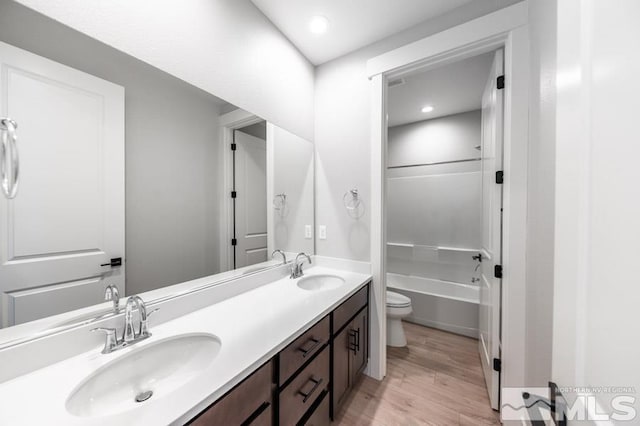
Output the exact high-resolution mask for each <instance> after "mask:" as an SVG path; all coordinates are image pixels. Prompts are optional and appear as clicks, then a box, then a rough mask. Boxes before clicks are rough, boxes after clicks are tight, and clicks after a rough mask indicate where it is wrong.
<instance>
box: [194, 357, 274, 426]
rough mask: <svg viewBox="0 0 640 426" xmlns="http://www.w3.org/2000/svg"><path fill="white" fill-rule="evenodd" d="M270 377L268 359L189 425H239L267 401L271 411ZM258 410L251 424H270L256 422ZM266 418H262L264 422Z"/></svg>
mask: <svg viewBox="0 0 640 426" xmlns="http://www.w3.org/2000/svg"><path fill="white" fill-rule="evenodd" d="M272 377H273V367H272V362H271V361H269V362H268V363H266V364H265V365H263V366H262V367H260V368H259V369H258V371H256V372H255V373H253V374H252V375H251V376H249V377H248V378H246V379H245V380H244V381H243V382H242V383H240V384H239V385H238V386H236V387H235V388H233V389H232V390H231V391H230V392H229V393H228V394H226V395H225V396H224V397H223V398H222V399H221V400H220V401H218V402H216V403H215V404H214V405H213V406H212V407H211V408H209V409H207V410H206V411H204V412H203V413H202V414H200V416H199V417H197V418H196V419H194V420H193V421H192V422H191V424H192V425H196V426H214V425H225V426H226V425H241V424H243V423H244V422H246V421H247V420H248V419H249V418H250V417H251V415H252V414H254V413H255V412H256V411H257V410H258V409H259V408H261V407H262V406H263V404H265V403H266V404H269V407H267V410H265V411H269V412H270V411H271V410H270V406H271V403H272V392H271V381H272ZM262 414H264V412H262V413H261V415H260V416H258V418H256V419H255V420H254V421H253V422H251V424H271V421H270V418H269V417H268V416H267V418H266V419H269V422H268V423H259V422H258V420H260V419H261V418H262ZM264 419H265V418H262V421H264Z"/></svg>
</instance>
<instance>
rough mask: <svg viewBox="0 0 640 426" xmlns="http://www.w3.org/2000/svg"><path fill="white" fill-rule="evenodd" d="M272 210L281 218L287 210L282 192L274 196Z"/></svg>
mask: <svg viewBox="0 0 640 426" xmlns="http://www.w3.org/2000/svg"><path fill="white" fill-rule="evenodd" d="M273 208H274V209H275V210H276V211H277V212H278V213H279V214H280V216H283V215H284V214H285V211H286V209H287V194H285V193H284V192H283V193H282V194H276V196H275V197H273Z"/></svg>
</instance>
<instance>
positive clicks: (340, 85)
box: [315, 0, 517, 261]
mask: <svg viewBox="0 0 640 426" xmlns="http://www.w3.org/2000/svg"><path fill="white" fill-rule="evenodd" d="M514 3H517V1H515V0H504V1H503V0H499V1H482V2H472V3H470V4H468V5H466V6H463V7H461V8H459V9H456V10H454V11H452V12H450V13H447V14H445V15H443V16H440V17H438V18H436V19H433V20H430V21H426V22H425V23H423V24H420V25H418V26H416V27H413V28H410V29H408V30H406V31H403V32H401V33H399V34H397V35H395V36H392V37H389V38H387V39H384V40H382V41H380V42H378V43H375V44H373V45H370V46H368V47H365V48H363V49H361V50H358V51H356V52H354V53H351V54H349V55H346V56H344V57H342V58H338V59H336V60H334V61H331V62H328V63H326V64H323V65H321V66H319V67H318V68H317V69H316V86H315V89H316V97H315V109H316V111H315V118H316V122H315V144H316V153H317V158H316V167H317V172H316V207H317V209H316V219H317V220H316V223H317V225H326V226H327V239H326V240H318V241H317V244H316V250H317V253H318V254H320V255H324V256H333V257H344V258H347V259H354V260H364V261H368V260H369V257H370V249H369V241H370V233H369V231H370V219H371V218H370V212H369V208H368V205H369V201H370V192H371V190H370V187H371V186H370V179H371V175H370V158H371V149H370V135H369V131H370V120H371V105H370V90H371V87H370V82H369V80H368V78H367V73H366V62H367V60H368V59H370V58H371V57H374V56H377V55H379V54H382V53H384V52H387V51H389V50H392V49H395V48H397V47H400V46H403V45H405V44H407V43H410V42H412V41H415V40H419V39H421V38H424V37H427V36H429V35H432V34H435V33H437V32H440V31H443V30H445V29H447V28H450V27H453V26H455V25H458V24H461V23H463V22H466V21H469V20H471V19H474V18H477V17H479V16H482V15H485V14H487V13H490V12H493V11H495V10H498V9H500V8H502V7H505V6H508V5H510V4H514ZM351 188H358V190H359V191H360V195H361V198H362V199H363V201H364V202H365V205H366V206H367V208H366V209H365V214H364V216H363V217H361V218H360V219H358V220H356V219H353V218H352V217H350V216H349V215H348V214H347V211H346V209H345V208H344V207H343V203H342V196H343V195H344V193H345V191H347V190H349V189H351Z"/></svg>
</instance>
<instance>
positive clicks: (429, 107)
mask: <svg viewBox="0 0 640 426" xmlns="http://www.w3.org/2000/svg"><path fill="white" fill-rule="evenodd" d="M431 111H433V107H432V106H431V105H427V106H425V107H424V108H422V112H431Z"/></svg>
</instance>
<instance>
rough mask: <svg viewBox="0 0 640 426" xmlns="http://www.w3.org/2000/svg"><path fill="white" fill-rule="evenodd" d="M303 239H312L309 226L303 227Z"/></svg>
mask: <svg viewBox="0 0 640 426" xmlns="http://www.w3.org/2000/svg"><path fill="white" fill-rule="evenodd" d="M304 237H305V238H306V239H307V240H310V239H311V238H313V236H312V235H311V225H305V226H304Z"/></svg>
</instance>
